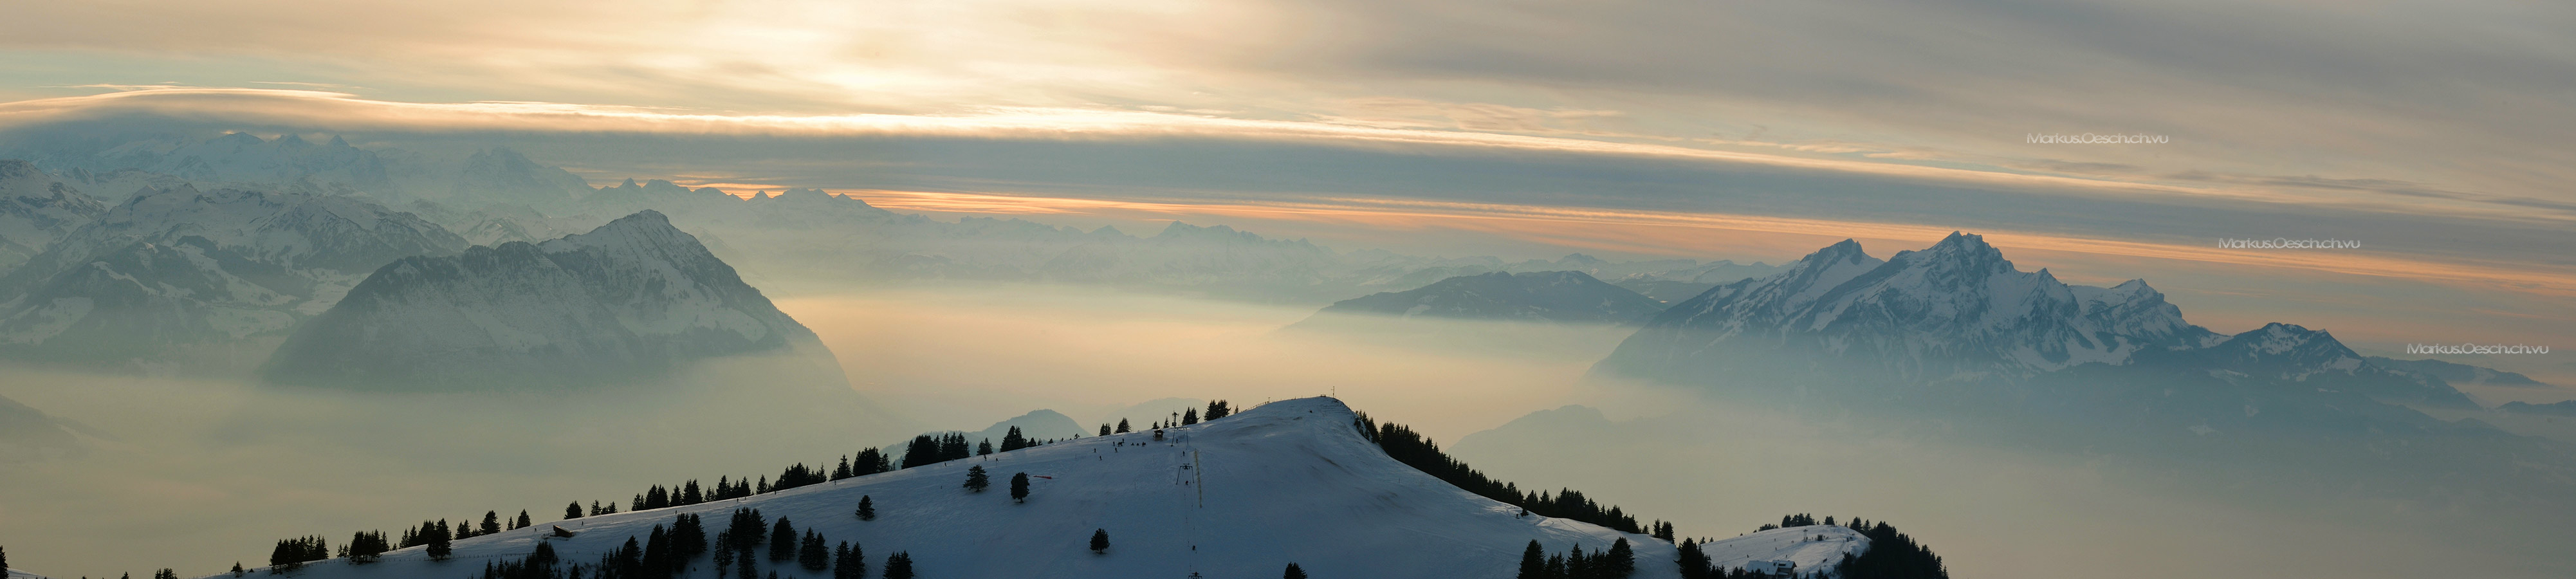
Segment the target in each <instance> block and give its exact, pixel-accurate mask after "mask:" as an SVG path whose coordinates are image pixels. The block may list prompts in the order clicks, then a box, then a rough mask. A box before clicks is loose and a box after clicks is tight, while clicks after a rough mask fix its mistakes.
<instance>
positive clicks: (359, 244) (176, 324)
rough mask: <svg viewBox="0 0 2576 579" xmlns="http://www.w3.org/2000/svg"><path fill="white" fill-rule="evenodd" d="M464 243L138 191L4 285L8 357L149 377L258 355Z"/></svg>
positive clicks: (378, 225)
mask: <svg viewBox="0 0 2576 579" xmlns="http://www.w3.org/2000/svg"><path fill="white" fill-rule="evenodd" d="M463 248H464V240H463V239H461V238H458V237H457V236H456V235H455V234H452V233H448V232H447V231H446V230H445V229H443V228H440V227H438V226H437V225H436V224H432V223H429V222H428V221H425V220H422V219H420V218H419V217H416V216H413V215H411V214H409V213H402V212H396V211H391V210H387V209H385V208H384V207H383V206H379V205H376V204H374V203H369V202H366V201H364V200H360V199H356V198H350V197H342V196H329V195H313V194H299V193H268V192H261V191H252V190H242V189H216V190H211V191H199V190H197V189H196V188H195V187H193V186H188V185H181V186H179V187H177V188H173V189H155V190H147V191H143V192H139V193H137V194H136V195H134V196H132V197H129V198H127V199H125V200H124V202H122V203H119V204H117V205H115V206H114V207H111V208H109V209H107V210H106V211H104V212H102V213H100V214H99V215H98V216H97V217H96V218H95V219H93V220H90V221H88V222H86V223H83V224H82V225H80V226H79V227H78V228H75V229H72V230H70V231H69V232H66V233H64V234H63V235H62V237H61V238H60V239H58V240H56V241H54V242H53V243H51V244H49V245H47V246H46V247H45V250H44V251H43V252H41V253H38V254H36V255H34V256H32V257H30V258H28V259H27V260H26V261H25V262H24V263H21V264H19V265H18V266H17V267H16V268H13V269H11V270H9V271H8V272H7V273H6V274H0V356H5V357H9V358H15V359H21V360H32V361H39V362H46V363H71V364H105V365H116V366H153V365H156V364H161V363H164V362H166V361H167V359H168V358H170V357H173V356H184V355H185V353H186V352H187V351H190V350H196V349H211V350H215V351H217V352H215V353H216V354H218V355H216V356H215V357H218V358H234V357H239V356H240V355H241V354H242V353H243V352H242V350H243V349H245V348H248V349H251V350H256V349H259V348H260V347H259V346H257V345H255V344H251V343H250V342H256V340H250V341H248V342H246V341H245V340H246V339H252V338H262V337H265V338H272V339H273V338H274V337H276V336H282V335H283V334H284V333H285V332H286V331H287V330H288V329H290V328H292V327H293V326H294V325H295V324H296V323H297V322H299V321H300V320H301V319H303V318H306V317H309V316H312V315H314V314H318V313H321V312H322V311H323V310H325V309H327V308H329V307H330V306H331V305H332V304H333V303H335V302H337V301H338V300H339V299H340V296H341V294H343V293H345V292H346V291H347V290H348V288H349V287H350V286H351V285H353V284H355V283H356V282H357V281H358V279H359V278H360V277H361V276H363V275H365V273H366V272H368V271H371V270H373V269H375V267H376V266H378V265H382V264H384V263H386V262H390V261H392V260H394V259H398V258H401V257H404V256H411V255H441V254H449V253H454V252H456V251H457V250H459V249H463Z"/></svg>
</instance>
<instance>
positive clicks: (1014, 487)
mask: <svg viewBox="0 0 2576 579" xmlns="http://www.w3.org/2000/svg"><path fill="white" fill-rule="evenodd" d="M1011 502H1015V503H1025V502H1029V473H1025V472H1021V473H1011Z"/></svg>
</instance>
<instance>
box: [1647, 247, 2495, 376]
mask: <svg viewBox="0 0 2576 579" xmlns="http://www.w3.org/2000/svg"><path fill="white" fill-rule="evenodd" d="M2139 363H2150V364H2153V365H2158V366H2161V367H2183V368H2199V369H2203V370H2207V371H2212V372H2225V373H2228V374H2229V375H2232V376H2235V377H2236V379H2242V380H2253V381H2260V382H2266V383H2315V384H2320V385H2325V384H2331V385H2332V386H2324V387H2333V386H2341V387H2345V388H2351V389H2355V390H2357V391H2361V392H2364V393H2366V394H2369V395H2372V396H2376V397H2381V398H2383V399H2389V400H2393V401H2401V402H2408V403H2425V404H2432V405H2437V406H2451V407H2475V406H2476V405H2475V403H2474V402H2471V401H2470V400H2469V399H2468V397H2467V396H2466V395H2464V394H2461V393H2460V392H2459V391H2457V390H2456V389H2453V388H2451V387H2450V386H2449V385H2448V384H2444V383H2442V382H2441V381H2440V380H2438V379H2427V378H2425V377H2422V376H2418V375H2414V374H2411V373H2405V372H2398V371H2391V370H2387V369H2384V368H2380V367H2377V366H2375V365H2372V364H2371V363H2370V362H2368V361H2367V360H2365V359H2363V358H2362V356H2361V355H2359V354H2356V353H2354V352H2353V351H2352V350H2351V349H2350V348H2347V347H2345V346H2344V345H2343V344H2342V343H2341V342H2338V341H2336V340H2335V339H2334V337H2333V336H2332V335H2331V334H2327V333H2325V332H2322V331H2313V330H2309V329H2307V328H2302V327H2299V326H2296V325H2289V324H2279V323H2275V324H2271V325H2267V326H2265V327H2263V328H2258V329H2255V330H2252V331H2248V332H2245V333H2242V334H2238V335H2235V336H2222V335H2219V334H2217V333H2214V332H2211V331H2209V330H2207V329H2204V328H2202V327H2200V326H2197V325H2193V324H2191V323H2190V322H2188V321H2186V320H2184V319H2183V316H2182V311H2181V310H2180V309H2179V308H2176V307H2174V305H2173V304H2171V303H2169V302H2166V301H2165V299H2164V294H2163V293H2161V292H2157V291H2156V290H2155V288H2153V287H2149V286H2148V285H2147V283H2146V281H2145V280H2130V281H2128V282H2124V283H2121V284H2119V285H2116V286H2112V287H2108V288H2101V287H2090V286H2079V285H2069V284H2065V283H2062V282H2059V281H2057V279H2056V277H2055V276H2053V275H2051V274H2050V273H2049V271H2048V270H2046V269H2041V270H2039V271H2036V272H2022V271H2020V270H2019V269H2018V268H2016V267H2014V266H2013V264H2012V262H2011V261H2008V260H2005V259H2004V258H2003V254H2002V252H2001V251H1999V250H1997V249H1995V248H1994V246H1992V245H1988V244H1986V243H1985V240H1984V239H1983V238H1981V237H1979V236H1976V235H1970V234H1966V233H1952V234H1950V235H1949V236H1948V237H1946V238H1943V239H1942V240H1941V241H1940V242H1939V243H1936V244H1934V245H1933V246H1932V247H1930V248H1927V249H1923V250H1919V251H1902V252H1898V253H1897V254H1896V255H1895V256H1894V257H1892V258H1889V259H1887V260H1879V259H1877V258H1874V257H1870V256H1869V255H1868V254H1867V253H1865V252H1863V251H1862V250H1861V248H1860V244H1858V243H1856V242H1853V241H1851V240H1844V241H1842V242H1840V243H1836V244H1833V245H1831V246H1827V247H1825V248H1823V249H1820V250H1817V251H1816V252H1815V253H1813V254H1810V255H1808V256H1807V257H1805V258H1803V259H1801V260H1799V261H1798V262H1796V263H1794V264H1791V265H1790V266H1789V269H1788V270H1787V271H1784V272H1782V273H1779V274H1776V275H1773V276H1770V277H1765V278H1758V279H1747V280H1743V281H1738V282H1735V283H1731V284H1726V285H1721V286H1717V287H1715V288H1712V289H1710V290H1709V291H1708V292H1706V293H1703V294H1701V295H1700V296H1698V297H1694V298H1692V299H1690V300H1685V301H1683V302H1682V303H1679V304H1675V305H1674V306H1673V307H1672V308H1670V309H1668V310H1666V311H1665V312H1664V313H1663V314H1661V315H1659V316H1656V317H1655V319H1653V320H1652V321H1649V322H1647V324H1646V327H1645V329H1643V330H1641V331H1639V332H1638V333H1637V335H1635V336H1632V337H1630V338H1629V339H1628V340H1627V341H1626V342H1625V343H1623V344H1621V346H1620V348H1619V349H1618V350H1617V351H1615V352H1613V353H1612V355H1611V356H1610V357H1609V358H1607V359H1605V360H1603V361H1602V362H1601V363H1600V365H1599V366H1597V368H1596V369H1597V370H1598V371H1603V372H1610V373H1615V374H1626V375H1635V376H1641V377H1652V378H1659V379H1666V380H1679V381H1685V382H1690V381H1699V380H1700V377H1705V376H1715V375H1727V376H1738V377H1742V378H1743V379H1746V380H1748V381H1758V380H1765V379H1769V380H1790V381H1805V382H1813V381H1819V380H1821V381H1828V382H1846V383H1878V384H1886V385H1902V384H1920V383H1930V382H1942V381H1955V380H1971V381H1980V380H2004V381H2011V380H2020V379H2027V378H2031V377H2033V376H2037V375H2041V374H2045V373H2049V372H2056V371H2062V370H2067V369H2070V368H2074V367H2076V366H2080V365H2084V364H2104V365H2109V366H2128V365H2132V364H2139Z"/></svg>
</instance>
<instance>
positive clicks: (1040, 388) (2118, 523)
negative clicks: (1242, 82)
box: [0, 284, 2576, 578]
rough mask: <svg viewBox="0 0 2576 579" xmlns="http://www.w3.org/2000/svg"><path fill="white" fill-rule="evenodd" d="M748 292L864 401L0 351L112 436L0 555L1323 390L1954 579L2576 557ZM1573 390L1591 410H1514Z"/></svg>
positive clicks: (2364, 520)
mask: <svg viewBox="0 0 2576 579" xmlns="http://www.w3.org/2000/svg"><path fill="white" fill-rule="evenodd" d="M772 294H773V297H775V298H776V300H777V303H778V305H779V306H780V308H781V309H783V310H785V311H786V312H788V313H789V314H791V315H793V316H795V317H796V318H797V319H798V320H800V321H802V322H804V323H805V324H806V325H808V326H810V327H812V328H813V329H814V330H815V332H816V333H817V334H818V335H820V336H821V337H822V339H823V340H824V342H825V345H827V346H828V347H830V348H831V350H832V351H833V353H834V355H835V356H837V358H838V359H839V361H840V363H841V365H842V367H843V368H844V370H846V372H847V374H848V376H849V380H850V382H851V384H850V387H851V388H852V389H854V390H855V397H854V398H853V399H854V400H858V401H860V403H861V405H862V406H863V408H843V407H838V406H830V405H816V404H805V403H781V402H780V401H779V400H778V399H777V398H778V396H777V395H774V394H773V393H774V392H776V390H775V389H770V388H766V387H765V386H766V385H767V384H769V383H771V382H775V381H779V380H786V379H787V378H780V377H777V376H771V375H769V374H768V373H766V372H764V370H763V367H764V366H763V365H762V363H761V361H760V360H757V359H748V360H734V361H728V362H724V363H719V364H715V365H711V366H709V367H706V368H702V369H701V371H699V372H697V373H695V374H693V375H692V376H688V377H684V378H682V379H679V380H675V381H674V383H672V384H660V385H637V386H635V387H632V388H612V389H601V390H595V391H586V392H579V393H573V394H564V395H530V396H496V395H489V394H485V395H471V396H467V395H420V394H382V393H363V394H362V393H334V392H315V391H307V390H280V389H276V388H271V387H265V386H259V385H255V384H250V383H246V382H244V381H239V380H228V379H192V378H186V377H149V378H146V377H134V376H129V375H114V374H98V373H82V372H69V371H62V370H44V369H29V368H0V396H7V397H10V398H13V399H16V400H18V401H20V402H23V403H26V404H28V405H30V406H33V407H35V408H38V409H42V410H44V411H46V412H49V413H51V414H53V415H55V416H58V417H62V418H66V419H70V420H75V421H79V422H81V423H83V424H86V425H88V426H91V427H94V428H95V429H97V430H99V431H102V432H105V433H108V434H110V435H112V436H114V437H115V438H114V440H103V441H98V442H97V443H96V448H94V449H93V450H92V451H91V452H90V453H89V454H88V455H87V456H84V457H80V458H74V459H65V460H56V461H49V462H44V463H38V464H33V465H21V466H15V467H7V468H6V469H5V470H0V521H5V523H0V545H5V546H7V547H8V549H9V554H10V556H11V559H10V562H11V564H12V565H13V566H16V567H19V568H21V569H28V570H34V571H37V572H42V573H46V574H50V575H53V576H57V577H79V576H84V575H86V576H91V577H106V576H115V575H117V574H120V573H136V574H146V573H149V572H151V570H154V569H159V568H162V567H171V568H175V569H177V570H178V571H179V572H180V574H181V575H183V576H199V575H206V574H211V573H215V572H219V571H221V570H224V569H227V568H229V566H230V565H231V564H232V563H233V562H235V561H239V562H242V563H244V564H246V565H252V566H256V565H259V564H262V563H264V561H265V557H266V555H267V554H268V550H269V547H270V546H271V545H272V544H273V542H274V541H275V540H276V539H279V538H284V537H291V536H300V535H307V534H320V535H323V536H325V537H327V538H329V539H331V541H332V542H333V543H334V544H337V543H338V542H340V541H343V540H345V539H346V537H347V536H348V535H349V533H351V532H353V531H358V530H378V529H381V530H386V531H389V532H395V531H398V530H399V529H400V528H402V527H404V526H407V525H412V524H417V523H419V522H420V521H421V520H423V519H435V518H444V519H449V520H455V519H460V518H468V517H476V518H479V517H480V516H481V515H482V514H483V513H484V512H485V511H487V510H499V511H501V512H503V513H504V514H508V515H515V514H516V513H517V512H518V511H520V510H523V509H524V510H526V511H528V512H529V513H530V514H531V516H532V517H534V518H535V519H536V520H538V521H548V520H553V519H555V518H557V517H559V516H560V515H561V513H562V511H563V509H564V505H565V503H567V502H576V501H578V502H580V503H583V504H585V505H587V504H588V503H589V502H591V501H594V500H597V501H621V502H622V501H624V500H626V499H627V498H628V497H630V496H631V495H633V494H634V493H637V492H641V491H642V490H643V489H644V488H645V487H646V486H648V485H653V484H673V483H678V482H680V481H682V480H686V479H692V478H694V479H699V480H701V481H709V482H711V481H713V480H714V479H715V478H716V477H717V476H719V475H724V476H744V475H750V476H761V475H768V476H775V475H776V474H777V472H778V470H779V468H780V467H783V466H785V465H787V464H789V463H795V462H806V463H809V464H810V463H813V462H816V461H825V462H828V461H831V460H834V459H836V458H838V457H839V456H841V455H844V454H848V453H850V452H852V451H855V450H857V449H858V448H860V447H863V446H879V445H884V444H887V443H891V442H894V441H897V440H901V439H902V438H904V437H908V436H909V435H911V434H913V433H918V432H922V431H925V430H934V429H935V430H950V429H955V430H977V429H982V428H984V427H985V426H987V425H990V424H992V423H993V422H995V421H999V420H1003V419H1006V418H1010V417H1013V416H1018V415H1020V414H1022V413H1025V412H1027V411H1030V410H1035V409H1041V408H1044V409H1053V410H1056V411H1058V412H1061V413H1063V414H1065V415H1068V416H1070V417H1072V418H1073V419H1074V420H1075V421H1077V422H1078V423H1080V424H1082V425H1083V426H1084V427H1085V428H1086V429H1087V428H1091V427H1093V426H1094V425H1096V424H1099V423H1105V422H1115V421H1116V420H1118V419H1120V418H1128V419H1132V420H1134V421H1136V422H1137V423H1138V424H1140V425H1141V424H1143V423H1144V422H1147V421H1151V420H1155V419H1159V418H1161V417H1162V416H1163V414H1162V413H1163V412H1164V411H1176V410H1178V409H1179V408H1178V406H1179V405H1180V404H1183V403H1187V402H1189V401H1197V400H1208V399H1228V400H1231V401H1233V402H1234V403H1235V404H1236V405H1237V406H1238V407H1240V406H1249V405H1256V404H1260V403H1262V402H1264V401H1268V400H1278V399H1285V398H1294V397H1303V396H1313V395H1323V394H1332V395H1336V396H1339V397H1341V398H1342V399H1344V400H1346V401H1348V402H1349V403H1350V404H1351V405H1352V406H1353V407H1355V408H1358V409H1360V410H1362V411H1365V412H1368V413H1370V414H1371V415H1373V416H1374V417H1375V418H1377V419H1379V420H1381V421H1392V422H1400V423H1404V424H1408V425H1411V426H1414V427H1416V429H1417V430H1420V431H1422V432H1424V433H1426V434H1428V435H1430V436H1432V437H1433V438H1435V439H1436V440H1438V441H1439V442H1441V443H1442V444H1443V445H1444V446H1448V447H1450V448H1451V449H1452V450H1454V451H1456V453H1457V454H1458V455H1459V456H1460V457H1461V458H1464V459H1467V460H1468V461H1469V462H1470V463H1471V464H1473V465H1475V466H1476V467H1478V468H1480V469H1482V470H1484V471H1485V472H1487V473H1491V474H1493V475H1496V476H1497V477H1499V478H1503V479H1505V480H1511V481H1515V482H1518V483H1520V484H1521V485H1522V486H1523V487H1524V488H1532V489H1535V488H1550V489H1553V488H1558V487H1574V488H1578V489H1581V490H1583V491H1585V492H1586V493H1587V494H1589V495H1591V496H1592V497H1594V498H1595V499H1598V500H1603V501H1606V502H1611V503H1615V504H1618V505H1620V506H1622V507H1624V508H1626V509H1628V511H1629V512H1632V513H1636V514H1638V515H1639V516H1641V517H1642V518H1649V519H1657V518H1660V519H1666V520H1671V521H1674V522H1675V523H1676V524H1677V525H1678V526H1679V527H1680V529H1681V531H1682V532H1683V533H1684V534H1685V535H1691V536H1715V537H1727V536H1733V535H1736V534H1739V533H1743V532H1747V531H1751V530H1752V529H1753V527H1754V526H1756V525H1758V524H1760V523H1762V522H1764V521H1769V520H1777V518H1778V517H1779V516H1780V515H1782V514H1786V513H1791V512H1810V513H1814V514H1816V515H1818V516H1824V515H1833V516H1837V517H1846V516H1853V515H1858V516H1864V517H1868V518H1871V519H1878V520H1886V521H1889V522H1892V523H1894V524H1896V525H1898V526H1899V527H1900V528H1902V529H1903V530H1905V531H1907V532H1908V533H1911V534H1913V535H1915V536H1916V537H1917V538H1919V539H1922V540H1924V541H1926V542H1928V543H1929V544H1930V545H1931V546H1932V547H1933V548H1934V549H1935V550H1936V551H1937V552H1939V553H1941V554H1942V555H1944V556H1945V557H1947V560H1948V561H1949V563H1950V565H1951V567H1952V569H1953V571H1954V572H1956V573H1958V574H1959V576H1962V577H1998V578H2021V577H2032V578H2036V577H2069V576H2082V577H2107V578H2121V577H2139V578H2144V577H2171V576H2312V577H2327V576H2332V577H2422V576H2436V575H2450V574H2453V572H2455V571H2460V570H2474V571H2477V572H2479V573H2481V574H2485V575H2489V576H2503V577H2518V576H2519V577H2549V576H2564V575H2565V571H2566V570H2567V569H2570V568H2576V561H2570V560H2569V556H2568V555H2564V554H2558V553H2556V552H2554V551H2551V550H2549V549H2544V548H2543V547H2545V546H2546V545H2547V544H2548V542H2549V539H2551V538H2553V537H2552V536H2550V535H2549V534H2546V533H2532V532H2530V531H2527V530H2521V529H2512V528H2483V527H2478V526H2475V525H2473V524H2464V523H2462V521H2474V520H2475V519H2476V513H2450V512H2425V511H2422V510H2420V509H2418V508H2416V507H2411V506H2409V505H2405V504H2397V503H2384V502H2370V501H2361V500H2353V501H2320V502H2313V503H2305V504H2300V505H2295V506H2284V505H2263V504H2247V502H2246V501H2242V500H2237V499H2232V498H2223V497H2219V496H2216V495H2214V494H2209V493H2198V492H2195V491H2193V490H2191V489H2189V488H2177V487H2170V486H2159V485H2154V484H2138V483H2136V482H2135V481H2132V480H2130V479H2131V478H2132V477H2131V473H2128V472H2126V471H2123V470H2121V469H2117V468H2111V467H2108V466H2105V465H2103V464H2099V463H2097V462H2095V461H2089V460H2086V459H2084V458H2082V457H2069V456H2064V455H2045V456H2043V455H2035V454H2029V453H2023V452H2018V451H2011V450H2002V449H1995V448H1988V447H1982V446H1977V445H1972V444H1953V443H1943V442H1936V441H1929V440H1921V439H1916V438H1913V437H1903V436H1886V435H1875V434H1867V433H1868V432H1873V431H1872V430H1870V429H1867V428H1846V426H1849V425H1841V424H1836V423H1834V421H1833V420H1830V419H1827V420H1818V419H1815V418H1814V417H1791V416H1787V415H1784V414H1782V413H1778V412H1773V411H1767V410H1764V409H1759V408H1746V407H1739V406H1731V405H1726V404H1719V403H1714V402H1709V401H1707V400H1706V399H1704V398H1702V397H1699V396H1696V395H1694V394H1693V393H1690V392H1682V391H1676V390H1672V389H1668V388H1664V387H1658V386H1651V385H1643V384H1631V383H1623V382H1614V381H1604V380H1594V379H1587V378H1586V377H1585V374H1586V371H1587V370H1588V369H1589V367H1590V366H1591V364H1592V363H1593V362H1594V361H1596V360H1598V359H1600V358H1601V357H1602V356H1603V355H1605V354H1607V353H1608V352H1609V350H1610V349H1611V348H1612V347H1614V346H1615V345H1616V342H1617V339H1618V338H1619V337H1620V335H1621V331H1620V330H1618V329H1616V328H1564V327H1551V326H1537V325H1526V324H1510V323H1490V322H1475V323H1464V322H1461V323H1454V324H1441V325H1439V326H1438V328H1437V329H1436V330H1434V331H1425V332H1418V333H1406V332H1376V333H1368V334H1363V335H1353V334H1350V333H1344V332H1330V331H1325V332H1303V331H1281V328H1282V327H1284V326H1287V325H1289V324H1292V323H1295V322H1297V321H1299V320H1301V319H1304V318H1306V317H1307V316H1308V315H1310V314H1311V313H1312V312H1313V311H1314V307H1313V306H1307V305H1301V306H1279V305H1259V304H1244V303H1235V302H1226V301H1217V300H1206V299H1192V298H1186V297H1175V296H1166V295H1145V294H1135V293H1123V292H1117V291H1110V290H1102V289H1096V288H1069V287H1059V286H1036V285H1008V284H1005V285H995V284H954V285H947V284H927V285H905V286H900V287H881V288H872V289H868V290H864V291H854V290H818V291H783V292H782V291H775V290H773V292H772ZM1148 401H1156V402H1151V403H1148ZM1140 403H1144V404H1143V405H1142V406H1140ZM1571 404H1579V405H1584V406H1585V407H1587V408H1590V409H1597V410H1586V409H1569V410H1553V411H1549V412H1545V413H1542V414H1539V415H1536V416H1532V415H1531V413H1533V412H1537V411H1542V410H1551V409H1557V408H1559V407H1562V406H1566V405H1571ZM817 406H830V407H828V408H816V407H817ZM1162 406H1172V407H1171V408H1162ZM1524 417H1527V419H1526V420H1523V419H1524ZM1516 420H1520V422H1517V423H1516V422H1514V421H1516Z"/></svg>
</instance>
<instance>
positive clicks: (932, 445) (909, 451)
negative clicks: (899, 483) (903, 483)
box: [903, 434, 939, 468]
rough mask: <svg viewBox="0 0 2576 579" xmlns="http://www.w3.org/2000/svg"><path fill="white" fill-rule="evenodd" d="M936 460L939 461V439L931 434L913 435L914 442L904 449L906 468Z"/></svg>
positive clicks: (904, 464)
mask: <svg viewBox="0 0 2576 579" xmlns="http://www.w3.org/2000/svg"><path fill="white" fill-rule="evenodd" d="M935 462H939V440H938V439H934V438H931V437H930V435H927V434H924V435H921V436H915V437H912V444H910V445H907V446H905V447H904V449H903V467H904V468H914V467H919V466H923V465H928V464H931V463H935Z"/></svg>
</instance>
